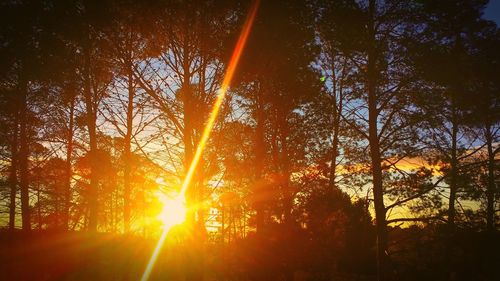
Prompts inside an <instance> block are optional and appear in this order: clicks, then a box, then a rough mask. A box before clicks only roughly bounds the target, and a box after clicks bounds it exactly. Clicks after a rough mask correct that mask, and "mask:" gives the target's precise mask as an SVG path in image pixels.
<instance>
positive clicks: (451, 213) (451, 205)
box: [448, 101, 458, 231]
mask: <svg viewBox="0 0 500 281" xmlns="http://www.w3.org/2000/svg"><path fill="white" fill-rule="evenodd" d="M451 107H452V113H451V114H452V117H451V122H452V128H451V160H450V166H451V167H450V169H451V171H450V173H451V176H450V198H449V201H448V226H449V229H450V231H452V230H453V229H454V228H455V201H456V194H457V176H458V171H457V169H458V160H457V133H458V124H457V120H456V108H455V105H454V102H453V101H452V105H451Z"/></svg>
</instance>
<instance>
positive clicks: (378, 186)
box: [367, 0, 390, 281]
mask: <svg viewBox="0 0 500 281" xmlns="http://www.w3.org/2000/svg"><path fill="white" fill-rule="evenodd" d="M375 7H376V3H375V0H370V2H369V14H370V16H369V23H368V33H369V40H370V44H369V49H368V68H367V71H368V73H367V75H368V77H367V78H368V79H367V84H368V85H367V86H368V131H369V132H368V135H369V144H370V156H371V163H372V178H373V199H374V205H375V219H376V232H377V277H378V280H379V281H382V280H388V279H390V276H389V268H388V266H389V261H388V256H387V229H386V218H385V215H386V209H385V206H384V190H383V183H382V163H381V162H382V159H381V155H380V144H379V141H380V140H379V137H378V128H377V125H378V124H377V123H378V120H377V119H378V114H379V113H378V109H377V91H376V84H377V81H376V80H377V79H376V73H375V71H376V67H375V64H376V55H375V30H374V28H375V27H374V15H375Z"/></svg>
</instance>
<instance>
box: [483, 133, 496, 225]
mask: <svg viewBox="0 0 500 281" xmlns="http://www.w3.org/2000/svg"><path fill="white" fill-rule="evenodd" d="M484 133H485V137H486V145H487V147H488V187H487V190H486V199H487V207H486V230H487V231H488V232H490V233H492V232H493V231H494V230H495V154H494V152H493V136H492V132H491V126H490V125H489V124H488V125H486V126H485V128H484Z"/></svg>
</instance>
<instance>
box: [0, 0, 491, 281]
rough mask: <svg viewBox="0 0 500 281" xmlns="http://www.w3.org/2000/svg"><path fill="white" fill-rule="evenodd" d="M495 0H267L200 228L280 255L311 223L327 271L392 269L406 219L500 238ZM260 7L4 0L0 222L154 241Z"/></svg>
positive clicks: (209, 161) (215, 149) (177, 1)
mask: <svg viewBox="0 0 500 281" xmlns="http://www.w3.org/2000/svg"><path fill="white" fill-rule="evenodd" d="M486 4H487V1H485V0H472V1H470V0H467V1H466V0H460V1H452V0H446V1H431V0H419V1H398V0H387V1H376V0H366V1H354V0H338V1H319V0H299V1H262V3H260V7H259V10H258V13H257V17H256V19H255V23H254V26H253V27H252V31H251V35H250V37H249V40H248V42H247V45H246V46H245V48H244V51H243V55H242V58H241V61H240V64H239V65H238V67H237V70H236V71H237V72H236V74H235V78H234V79H233V81H232V83H231V87H230V91H229V93H228V97H227V99H226V100H225V102H224V104H223V107H222V109H221V115H220V116H219V117H218V119H217V122H216V125H215V126H214V129H213V133H212V136H211V139H210V140H209V143H208V145H207V147H206V149H205V152H204V154H203V157H202V159H201V162H200V165H199V168H198V170H197V172H196V174H195V176H194V178H193V180H192V182H191V184H190V186H189V189H188V194H187V200H188V205H190V206H197V207H196V208H195V209H193V210H191V211H190V213H189V215H188V221H189V222H190V224H191V225H193V226H194V229H195V232H196V233H197V234H196V235H197V236H196V237H197V239H199V240H202V241H208V240H210V241H215V242H216V243H222V244H235V243H236V244H237V243H238V241H239V240H241V239H253V238H252V237H254V236H255V235H256V236H255V237H257V238H256V239H264V238H263V237H266V239H271V238H272V237H275V235H278V236H277V237H280V239H282V240H283V241H287V242H286V243H290V244H284V245H285V246H283V247H284V249H286V248H287V247H286V245H293V244H292V243H294V242H293V241H294V240H293V238H291V237H287V236H286V235H285V234H284V233H288V232H290V233H295V232H294V231H301V233H302V232H303V233H306V234H307V235H308V236H307V235H306V234H304V235H306V236H307V237H313V238H312V239H313V240H315V241H316V240H317V242H318V243H317V244H316V246H317V247H319V248H321V245H323V246H324V245H328V246H325V247H326V248H325V249H328V251H329V253H327V254H325V256H322V258H321V259H319V260H322V261H323V262H326V261H325V260H328V259H330V258H332V256H333V258H335V256H336V255H337V256H338V255H340V254H339V253H340V252H341V251H342V250H344V251H345V249H346V247H347V246H346V245H350V246H349V247H351V248H349V249H356V247H365V248H367V249H368V248H370V249H371V248H373V249H374V253H375V254H376V260H377V264H376V268H377V272H378V276H379V278H380V280H389V278H390V276H393V275H394V272H393V268H394V267H395V265H394V264H395V262H396V260H397V259H398V249H399V248H398V247H399V246H398V245H396V244H395V241H396V240H397V237H398V233H399V232H400V231H402V230H401V229H434V228H435V229H438V230H437V233H439V234H440V235H441V234H442V235H444V237H453V235H454V234H456V233H457V232H460V231H462V230H464V229H466V230H474V231H480V232H485V233H494V232H495V231H497V229H498V225H499V224H498V212H499V210H500V202H499V192H500V190H499V187H498V182H499V169H498V167H499V163H498V162H499V157H498V152H499V151H500V148H499V146H498V143H499V142H498V141H499V138H500V134H499V130H500V123H499V120H500V115H499V113H500V103H499V97H500V95H499V89H500V87H499V86H500V79H498V70H499V69H500V68H499V64H500V52H499V51H498V50H499V49H500V32H499V29H498V27H497V25H496V24H495V23H493V22H490V21H487V20H484V19H482V12H483V10H484V7H485V5H486ZM249 5H250V1H194V0H193V1H181V0H171V1H170V0H168V1H152V0H147V1H127V0H109V1H108V0H107V1H90V0H88V1H87V0H71V1H67V0H64V1H62V0H61V1H59V0H46V1H2V3H1V4H0V11H1V12H0V13H1V16H0V21H1V24H0V42H1V45H0V57H1V61H2V64H1V66H0V96H1V98H0V120H1V125H0V134H1V138H0V155H1V157H2V161H1V162H0V167H1V170H0V171H1V173H0V186H1V189H0V196H1V198H0V202H1V207H0V211H1V212H2V213H1V218H0V219H1V223H2V225H3V226H4V227H6V228H8V229H10V230H14V229H16V228H22V230H24V231H27V232H29V231H30V230H32V229H40V230H42V229H54V230H89V231H94V232H95V231H102V232H115V233H130V234H137V235H144V236H148V235H153V233H155V231H156V232H157V231H158V226H157V225H155V224H154V223H152V222H151V217H154V214H153V213H154V210H155V208H157V207H158V205H159V204H160V203H161V202H157V201H158V195H157V193H158V192H159V191H160V192H163V193H167V194H168V193H171V192H175V191H178V189H179V186H180V183H181V182H182V179H183V176H184V173H185V171H187V168H188V166H189V164H190V163H191V160H192V158H193V155H194V151H195V149H196V147H197V144H198V142H199V139H200V137H201V134H202V132H203V128H204V124H205V121H206V119H207V117H208V114H209V113H210V110H211V106H212V104H213V102H214V100H215V97H216V96H217V93H218V89H219V87H220V86H221V82H222V79H223V76H224V73H225V67H226V66H227V63H228V60H229V58H230V55H231V52H232V50H233V48H234V44H235V41H236V39H237V37H238V35H239V32H240V30H241V26H242V23H243V22H244V20H245V16H246V12H247V10H248V8H249ZM372 217H373V218H372ZM372 227H373V228H372ZM370 233H372V234H373V235H372V236H370V235H371V234H370ZM363 235H366V236H363ZM492 235H493V234H492ZM259 237H260V238H259ZM351 238H352V239H354V240H352V239H351ZM350 239H351V240H352V241H350ZM445 240H446V239H445ZM258 241H260V242H259V243H264V242H263V240H258ZM334 241H337V242H335V243H340V244H338V245H337V244H335V243H334ZM361 241H365V244H363V243H361ZM370 241H371V242H370ZM332 243H333V244H332ZM444 244H445V248H446V249H451V248H452V247H453V245H451V244H450V243H444ZM336 251H337V252H336ZM354 251H356V250H354ZM360 251H361V250H359V251H358V252H356V253H359V252H360ZM449 252H451V250H450V251H449ZM450 259H452V258H451V257H448V258H447V260H450ZM336 262H338V260H337V261H336ZM450 263H451V262H450ZM450 266H451V265H450ZM285 267H286V266H285ZM284 271H285V272H290V271H287V269H286V268H285V270H284ZM261 280H262V279H261Z"/></svg>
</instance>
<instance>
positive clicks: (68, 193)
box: [62, 96, 75, 230]
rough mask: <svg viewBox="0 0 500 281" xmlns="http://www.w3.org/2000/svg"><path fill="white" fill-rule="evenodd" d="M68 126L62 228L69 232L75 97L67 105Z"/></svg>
mask: <svg viewBox="0 0 500 281" xmlns="http://www.w3.org/2000/svg"><path fill="white" fill-rule="evenodd" d="M69 106H70V108H69V124H68V135H67V138H66V182H65V186H64V210H63V222H62V227H63V228H64V230H69V210H70V207H71V178H72V176H73V171H72V167H71V159H72V155H73V130H74V128H73V127H74V119H75V97H74V96H72V97H71V100H70V103H69Z"/></svg>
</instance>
